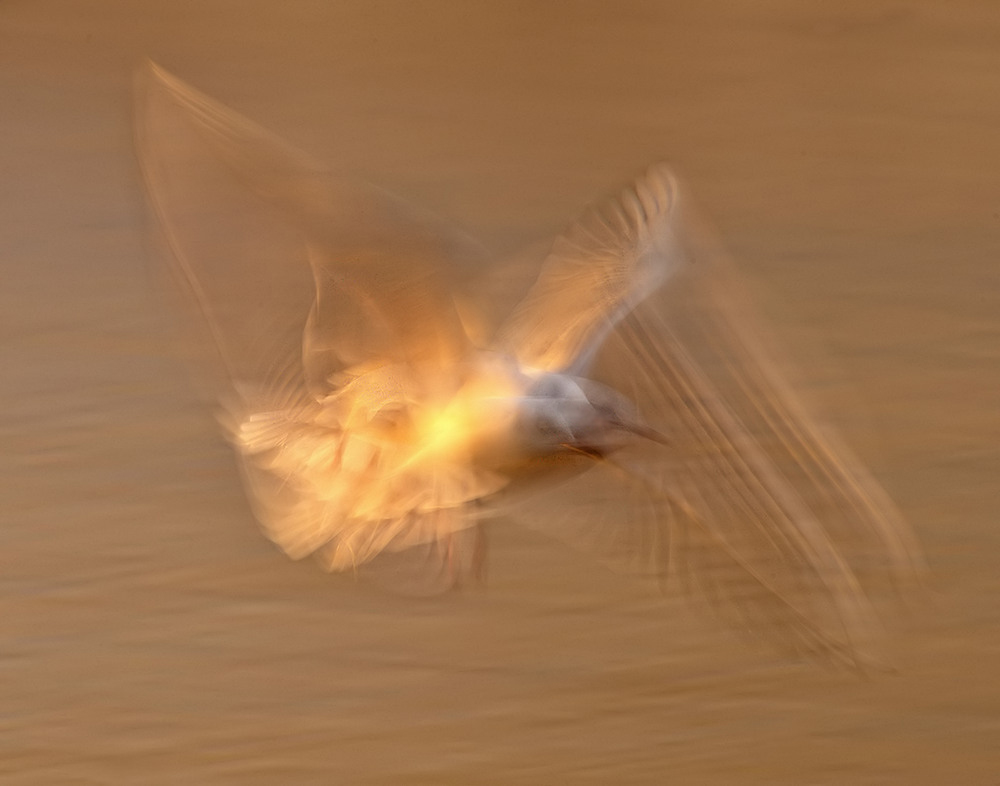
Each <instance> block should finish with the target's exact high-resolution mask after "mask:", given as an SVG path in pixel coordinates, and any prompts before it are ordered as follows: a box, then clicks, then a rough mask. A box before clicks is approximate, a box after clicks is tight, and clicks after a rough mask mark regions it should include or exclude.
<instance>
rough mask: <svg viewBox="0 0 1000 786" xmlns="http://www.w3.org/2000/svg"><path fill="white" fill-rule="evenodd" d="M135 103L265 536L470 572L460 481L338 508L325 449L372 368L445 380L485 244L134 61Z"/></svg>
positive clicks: (354, 561)
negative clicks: (375, 505) (334, 402)
mask: <svg viewBox="0 0 1000 786" xmlns="http://www.w3.org/2000/svg"><path fill="white" fill-rule="evenodd" d="M135 111H136V116H135V134H136V147H137V153H138V159H139V163H140V167H141V170H142V175H143V177H144V180H145V185H146V191H147V196H148V201H149V204H150V207H151V212H152V214H153V215H154V217H155V219H156V220H157V222H158V224H159V228H160V230H161V231H160V233H159V234H160V236H161V237H162V238H163V240H164V241H165V244H166V246H167V249H166V251H167V254H166V256H167V259H168V260H169V262H170V266H171V269H172V271H173V272H174V273H175V274H176V275H175V278H176V282H177V283H178V285H179V286H180V289H181V290H182V292H183V293H184V295H185V297H184V298H183V299H182V300H183V302H186V304H187V305H189V306H191V308H190V309H189V310H190V311H191V312H192V316H193V317H194V319H195V321H196V322H198V323H200V324H201V326H202V327H203V328H204V331H203V332H207V333H208V334H209V335H210V336H211V338H212V339H213V341H210V342H204V341H202V342H200V345H201V346H202V347H203V346H204V345H205V344H206V343H207V344H211V345H213V346H214V349H213V350H212V351H210V352H207V353H202V354H205V355H207V356H206V357H204V358H202V359H203V360H204V361H206V362H205V363H204V365H205V366H206V371H207V372H208V377H209V379H210V380H211V382H212V383H213V385H212V386H213V388H214V391H213V392H215V393H217V394H219V395H220V396H221V397H222V398H223V400H224V403H225V404H226V408H227V411H226V412H225V413H224V415H223V417H224V425H225V427H226V428H227V430H228V432H229V436H230V438H231V441H232V442H233V444H234V447H235V448H236V451H237V455H238V458H239V461H240V464H241V467H242V469H243V472H244V477H245V480H246V485H247V491H248V495H249V497H250V498H251V501H252V503H253V506H254V509H255V512H256V514H257V517H258V519H259V520H260V522H261V524H262V526H263V528H264V529H265V531H266V532H267V534H268V535H269V536H270V537H271V539H272V540H274V541H275V542H276V543H277V544H278V545H279V546H280V547H281V548H282V549H283V550H285V551H286V552H287V553H289V554H290V555H291V556H293V557H301V556H304V555H305V554H308V553H315V554H317V555H318V556H320V558H321V559H322V560H323V562H324V564H326V565H327V567H329V568H331V569H345V568H348V569H350V568H358V569H364V568H365V567H366V566H369V565H372V564H375V563H377V562H378V561H379V560H377V559H376V557H377V555H378V554H379V553H380V552H381V553H386V554H397V555H398V556H399V559H394V560H393V564H394V568H399V570H393V571H390V573H391V575H400V573H401V572H402V573H405V574H406V575H407V576H408V581H410V582H411V583H414V584H422V585H426V584H428V583H430V584H432V585H434V586H435V588H443V587H438V586H437V585H439V584H441V583H442V581H444V583H445V584H448V583H453V582H454V581H457V580H459V579H460V578H461V577H462V575H466V574H468V573H470V572H474V570H475V564H474V563H475V560H474V559H473V558H472V555H474V554H475V548H474V546H475V544H476V543H478V542H479V541H478V540H477V539H476V538H475V537H473V535H474V533H475V532H476V531H477V530H478V527H477V525H476V522H475V521H474V520H472V519H471V518H470V517H469V515H467V511H465V510H464V508H465V507H467V506H465V505H464V499H462V498H461V490H459V491H455V483H456V482H457V481H456V480H455V478H452V477H450V476H449V477H441V478H439V477H437V476H435V477H432V478H430V480H431V481H433V482H432V483H431V485H433V486H434V487H435V488H434V489H432V490H430V491H427V490H423V491H421V489H415V490H413V494H417V493H423V494H424V496H423V497H421V499H420V500H419V502H415V503H414V507H413V509H411V510H405V507H406V506H405V500H402V501H397V509H396V510H395V511H394V512H392V513H386V514H385V515H383V516H380V515H379V514H378V512H377V511H373V512H371V514H370V515H353V516H349V515H344V511H343V509H342V507H338V505H339V503H338V502H337V501H335V500H332V498H331V493H332V492H331V489H332V488H333V487H334V485H335V484H331V483H330V482H329V481H330V480H331V479H336V478H337V477H339V474H338V472H337V469H338V466H339V465H338V464H337V463H336V461H333V460H332V457H333V453H331V451H333V452H336V451H337V450H338V449H339V448H340V447H341V446H342V445H343V444H344V443H345V440H346V439H347V438H348V436H349V435H345V429H346V430H347V431H349V430H350V429H349V428H348V427H345V425H344V424H343V423H341V422H338V420H337V418H336V417H332V416H331V412H330V410H329V408H328V407H327V406H326V404H325V402H327V401H328V399H329V397H330V396H331V394H334V393H335V392H336V388H337V387H338V386H339V385H341V384H343V382H344V380H345V378H350V376H351V375H352V374H353V375H354V376H356V375H357V374H358V373H361V372H362V371H364V370H371V369H373V368H380V367H385V368H390V369H391V368H397V367H398V368H400V369H403V370H404V371H405V376H406V378H407V379H409V380H411V381H412V383H413V385H412V386H411V387H408V388H407V390H406V391H404V393H405V395H406V396H409V397H416V396H419V395H421V390H424V391H425V392H426V389H427V388H432V387H433V386H434V385H436V384H445V385H446V384H448V380H447V379H445V377H447V376H448V372H449V371H451V370H453V369H455V368H456V367H458V366H459V365H460V364H459V362H458V361H459V360H461V359H462V357H463V355H464V353H465V352H466V351H467V349H468V347H467V344H466V342H467V338H466V336H465V333H464V330H463V328H462V325H461V323H460V320H459V318H458V315H457V313H456V310H455V306H454V303H453V302H452V290H453V288H455V287H457V286H459V284H460V283H461V281H462V280H463V279H464V278H465V277H467V276H471V275H472V274H473V273H475V272H477V270H478V263H479V262H480V261H481V259H482V252H481V249H480V248H479V247H478V246H477V245H476V244H475V243H474V242H473V241H471V240H469V239H468V238H466V237H465V236H464V235H463V234H461V233H460V232H458V231H456V230H453V229H451V228H449V227H447V226H445V225H444V224H443V223H442V222H440V221H439V220H437V219H435V218H433V217H431V216H429V215H426V214H424V213H422V212H420V211H419V210H417V209H415V208H412V207H409V206H407V205H405V204H404V203H403V202H401V201H400V200H398V199H396V198H394V197H392V196H389V195H388V194H385V193H383V192H381V191H379V190H377V189H375V188H373V187H369V186H367V185H364V184H361V183H356V182H351V181H348V180H343V179H338V178H335V177H333V176H331V175H329V174H328V173H327V172H326V171H325V170H324V169H323V167H322V166H320V165H318V164H316V163H315V162H313V161H312V160H310V159H309V157H308V156H306V155H305V154H303V153H301V152H300V151H298V150H295V149H293V148H291V147H289V146H288V145H287V144H285V143H284V142H282V141H281V140H280V139H278V138H276V137H275V136H273V135H272V134H270V133H268V132H267V131H265V130H263V129H262V128H260V127H258V126H256V125H255V124H253V123H252V122H250V121H249V120H247V119H246V118H244V117H241V116H240V115H238V114H236V113H235V112H233V111H231V110H230V109H228V108H226V107H224V106H222V105H220V104H218V103H217V102H215V101H213V100H211V99H210V98H208V97H206V96H204V95H202V94H201V93H199V92H197V91H196V90H194V89H192V88H191V87H189V86H188V85H186V84H184V83H183V82H181V81H180V80H178V79H176V78H175V77H173V76H171V75H170V74H168V73H167V72H165V71H163V70H162V69H160V68H159V67H157V66H155V65H153V64H151V63H150V64H148V65H147V66H145V67H144V68H142V69H140V72H139V73H138V74H137V77H136V107H135ZM359 368H360V369H361V370H360V371H359ZM324 457H326V458H330V459H331V463H330V464H329V466H324V465H323V464H322V462H323V460H324ZM383 458H384V456H383ZM375 480H377V478H376V479H375ZM375 480H372V479H371V478H368V479H367V482H369V485H372V484H374V485H377V483H375ZM437 481H440V482H437ZM411 485H413V484H411ZM336 488H337V489H339V490H340V491H343V492H345V493H348V494H350V493H352V492H356V489H351V488H347V487H346V485H345V484H344V483H340V484H339V485H336ZM474 491H476V493H478V490H474ZM439 492H440V493H439ZM400 493H401V494H405V493H409V492H408V491H407V490H406V489H403V490H402V491H400ZM469 493H470V494H473V492H469ZM428 495H429V496H428ZM473 496H475V494H473ZM352 504H353V505H354V509H355V513H357V509H356V508H357V504H358V500H357V499H354V500H353V501H352ZM470 544H471V545H470ZM404 567H407V568H408V570H403V568H404ZM428 577H430V578H431V579H432V581H430V582H428V581H427V579H428ZM439 579H440V580H441V581H439Z"/></svg>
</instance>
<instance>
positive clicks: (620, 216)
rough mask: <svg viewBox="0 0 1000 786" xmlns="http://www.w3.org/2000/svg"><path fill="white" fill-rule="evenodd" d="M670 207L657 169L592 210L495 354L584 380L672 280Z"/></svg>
mask: <svg viewBox="0 0 1000 786" xmlns="http://www.w3.org/2000/svg"><path fill="white" fill-rule="evenodd" d="M676 201H677V188H676V182H675V180H674V177H673V174H672V173H671V171H670V170H669V169H668V168H667V167H666V166H665V165H662V164H660V165H656V166H653V167H651V168H650V169H649V170H648V171H647V172H646V173H645V174H644V175H642V176H641V177H639V178H638V179H637V180H636V181H635V182H633V183H632V184H631V185H629V186H628V187H627V188H625V189H624V190H623V191H622V192H621V193H619V194H618V195H617V196H615V197H614V198H612V199H607V200H605V201H603V202H598V203H596V204H595V205H593V206H591V207H590V208H589V209H588V210H587V211H586V212H585V213H584V214H583V216H582V217H581V218H580V219H579V220H578V221H577V222H575V223H574V224H572V225H571V226H570V227H569V229H567V230H566V231H565V232H564V233H563V234H562V235H560V236H559V237H558V238H556V240H555V243H554V244H553V246H552V249H551V251H550V252H549V254H548V256H547V257H546V259H545V261H544V262H543V263H542V267H541V271H540V274H539V276H538V279H537V281H536V282H535V284H534V285H533V286H532V287H531V289H530V290H529V291H528V294H527V296H526V297H525V298H524V299H523V300H522V301H521V303H520V304H518V306H517V307H516V308H515V310H514V312H513V314H512V315H511V317H510V318H509V319H508V320H507V322H506V323H505V324H504V325H503V326H502V327H501V329H500V331H499V334H498V337H497V341H496V343H497V346H498V348H499V349H500V350H501V351H504V352H507V353H508V354H511V355H513V356H515V357H516V358H517V359H518V360H519V361H520V362H521V364H522V365H523V366H528V367H531V368H537V369H542V370H545V371H562V372H566V371H568V372H570V373H574V374H577V375H583V374H585V373H586V370H587V367H588V365H589V363H590V361H591V360H592V358H593V355H594V352H595V351H596V350H597V348H598V347H600V345H601V343H602V342H603V340H604V338H605V337H606V336H607V334H608V332H609V331H610V330H611V329H612V328H613V327H614V326H615V325H616V324H617V323H618V321H619V320H620V319H621V318H622V317H623V316H624V315H625V314H627V313H628V312H629V311H630V310H631V309H632V308H633V307H634V306H635V305H636V304H637V303H638V302H640V301H641V300H642V299H643V298H644V297H646V296H647V295H648V294H649V293H650V292H652V291H653V290H655V289H656V288H657V287H659V286H660V285H662V284H663V282H664V281H665V280H666V279H667V278H668V277H669V276H670V275H671V273H672V272H673V269H672V265H673V263H674V262H675V261H676V260H677V259H678V256H679V249H678V248H677V244H676V237H675V229H674V222H673V220H672V215H673V212H674V209H675V207H676Z"/></svg>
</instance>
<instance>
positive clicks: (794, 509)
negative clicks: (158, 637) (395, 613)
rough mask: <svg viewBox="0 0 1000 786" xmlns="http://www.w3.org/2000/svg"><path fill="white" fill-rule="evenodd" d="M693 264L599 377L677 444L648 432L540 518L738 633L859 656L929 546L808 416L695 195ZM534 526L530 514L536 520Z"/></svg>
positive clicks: (608, 354)
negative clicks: (668, 585)
mask: <svg viewBox="0 0 1000 786" xmlns="http://www.w3.org/2000/svg"><path fill="white" fill-rule="evenodd" d="M678 204H683V205H684V210H685V215H680V213H679V212H675V215H674V220H675V222H676V223H675V226H676V227H677V228H678V237H679V239H680V242H682V243H684V245H685V251H686V254H685V256H686V258H687V259H689V260H690V263H688V264H685V265H684V266H683V267H681V268H679V269H677V270H675V271H674V275H673V277H672V278H671V280H670V281H669V282H668V283H667V284H666V286H663V287H661V288H660V289H658V290H657V291H656V292H655V293H653V294H652V295H651V296H650V297H648V298H646V299H645V300H643V301H641V302H639V303H638V304H637V305H636V307H635V308H634V309H633V310H632V311H631V312H630V313H629V314H627V315H626V316H624V318H623V319H622V320H621V321H620V322H619V323H618V324H617V326H616V328H615V330H614V331H612V332H611V333H610V334H609V336H608V337H607V340H606V341H605V342H604V344H603V345H602V347H601V348H600V351H599V352H598V354H597V357H596V358H595V362H594V367H593V376H594V378H596V379H598V380H600V381H604V382H606V383H608V384H612V385H614V386H616V387H617V388H618V389H619V390H622V391H623V392H624V393H626V394H628V395H630V396H631V397H632V398H633V400H634V401H635V403H636V404H637V405H638V408H639V411H640V413H641V415H642V416H643V419H644V420H645V421H646V422H647V423H648V424H649V425H650V426H652V427H653V428H654V429H656V430H657V431H659V432H660V433H662V434H663V435H665V436H666V438H667V443H668V444H667V445H666V446H661V445H657V444H655V443H653V442H648V441H647V442H641V443H637V444H635V445H633V446H632V447H630V448H629V449H627V450H625V451H623V452H622V453H621V454H618V455H616V456H615V458H614V460H615V461H616V462H617V463H618V464H620V465H621V466H622V467H624V468H626V469H627V470H628V476H626V475H625V474H624V473H622V472H621V471H618V470H616V469H615V468H614V467H609V466H607V465H605V466H603V467H602V466H598V467H595V468H594V469H593V470H591V471H590V472H588V473H586V474H585V475H583V476H581V477H579V478H578V479H576V480H573V481H571V482H570V483H568V484H565V485H564V486H562V487H559V488H555V489H553V490H552V492H551V494H552V499H551V500H550V504H548V505H546V506H545V507H546V509H547V510H554V511H557V513H556V514H553V515H552V516H549V517H547V518H546V520H545V521H541V520H537V521H538V524H539V526H540V527H541V528H543V529H546V530H550V531H554V532H555V533H556V534H559V535H561V536H562V537H563V538H567V539H569V540H571V541H573V542H582V543H584V544H585V545H587V546H589V547H590V548H591V549H594V550H595V551H597V552H598V553H600V554H602V555H604V556H606V557H607V558H608V559H609V560H610V561H612V562H613V563H615V564H617V565H619V566H622V565H624V566H625V567H627V568H629V569H633V570H641V571H643V572H654V573H660V574H661V575H666V573H667V572H668V569H669V572H670V573H671V574H672V575H674V576H676V577H678V578H679V579H680V580H681V581H682V582H683V584H684V586H685V587H688V588H692V589H693V588H697V589H699V590H700V591H701V592H700V594H702V595H703V596H705V597H707V598H709V599H710V600H711V601H712V602H713V604H714V606H715V608H716V609H717V610H718V611H719V612H721V613H722V614H723V615H724V616H726V617H729V618H730V619H731V620H732V621H734V622H736V623H737V624H738V625H740V626H741V627H744V628H745V627H750V628H751V629H753V630H756V631H758V632H759V633H761V634H763V635H765V636H767V637H768V638H769V639H771V640H772V641H775V642H777V643H783V644H788V645H790V646H793V647H795V648H797V649H800V650H804V651H807V652H810V653H813V654H817V655H823V656H825V657H829V658H832V659H835V660H839V661H843V662H846V663H849V664H853V665H856V666H861V665H863V664H864V663H865V662H866V661H867V660H868V658H869V657H870V656H871V654H872V651H873V650H874V649H875V648H876V645H877V642H878V640H879V638H880V624H879V622H878V619H877V615H876V613H875V608H874V605H873V599H874V598H876V597H877V595H876V590H878V589H885V588H886V586H887V585H890V584H891V585H893V586H895V587H897V588H900V587H904V586H907V585H910V584H912V582H913V580H914V579H915V577H916V576H917V574H918V573H919V569H920V557H919V554H918V549H917V546H916V544H915V542H914V540H913V537H912V535H911V534H910V531H909V529H908V528H907V526H906V524H905V522H903V521H902V519H901V518H900V516H899V514H898V512H897V511H896V509H895V507H894V506H893V504H892V503H891V501H890V500H889V499H888V497H887V496H886V494H885V493H884V492H883V491H882V489H881V488H880V487H879V486H878V484H877V483H876V482H875V480H874V479H873V478H872V477H871V475H870V474H869V473H868V471H867V470H866V469H865V468H864V467H863V466H862V464H861V463H860V462H859V461H858V460H857V459H856V458H855V457H854V456H853V455H852V454H851V453H850V451H849V450H847V449H846V448H845V447H844V446H843V445H842V444H840V442H839V441H838V440H837V439H836V437H835V436H833V435H832V434H831V433H829V432H828V431H826V430H824V429H823V428H821V426H820V425H819V424H818V422H817V421H816V420H815V419H814V418H813V417H812V416H811V415H810V414H809V413H808V412H807V410H806V408H805V407H804V405H803V403H802V401H801V398H800V396H799V395H798V394H797V393H796V391H795V390H794V389H793V388H792V387H791V385H790V384H789V383H788V382H787V380H786V374H785V373H783V369H784V368H785V366H784V365H783V364H779V363H778V362H777V361H776V360H775V355H774V353H773V350H771V349H770V348H769V347H768V346H767V342H766V341H765V337H764V334H763V333H762V332H761V331H760V330H759V329H758V328H757V327H756V324H755V320H754V318H753V316H752V314H751V313H750V310H749V308H748V307H747V306H746V304H745V303H744V302H743V301H742V299H741V296H740V287H739V285H738V281H737V280H736V278H735V275H734V274H733V273H732V272H731V271H730V270H729V269H728V267H727V264H726V262H725V260H724V258H723V257H722V256H721V254H720V253H719V252H718V251H717V250H716V249H714V248H712V247H710V245H709V244H708V243H707V240H706V238H707V237H708V235H707V234H705V233H703V234H701V235H699V234H697V226H696V222H695V219H694V217H693V216H692V215H691V213H690V211H689V209H688V207H689V206H688V204H687V202H686V201H685V202H683V203H678ZM529 520H530V519H529Z"/></svg>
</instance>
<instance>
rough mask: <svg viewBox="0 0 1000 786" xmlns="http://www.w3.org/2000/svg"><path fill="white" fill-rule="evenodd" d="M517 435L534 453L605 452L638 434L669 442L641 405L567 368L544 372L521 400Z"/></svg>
mask: <svg viewBox="0 0 1000 786" xmlns="http://www.w3.org/2000/svg"><path fill="white" fill-rule="evenodd" d="M514 428H515V435H516V438H517V440H518V442H519V443H520V445H521V447H522V449H523V450H524V451H525V452H526V453H528V454H531V455H534V456H543V455H549V454H555V453H561V452H567V451H571V452H578V453H583V454H588V455H592V456H594V457H600V456H605V455H607V454H609V453H611V452H613V451H615V450H618V449H619V448H622V447H624V446H625V445H626V444H628V443H629V442H630V441H632V440H634V439H635V438H636V437H637V436H638V437H643V438H646V439H652V440H655V441H657V442H663V441H664V439H663V437H662V436H661V435H659V434H658V433H657V432H655V431H653V430H652V429H650V428H649V427H648V426H646V425H645V424H644V423H643V422H642V420H641V418H640V417H639V413H638V411H637V410H636V408H635V405H634V404H633V403H632V402H631V401H629V400H628V399H627V398H626V397H625V396H623V395H622V394H621V393H619V392H618V391H617V390H614V389H612V388H610V387H608V386H606V385H602V384H600V383H598V382H594V381H593V380H589V379H582V378H579V377H571V376H567V375H565V374H554V373H546V374H541V375H540V376H539V377H538V378H537V379H536V380H535V381H534V383H533V384H532V385H531V386H530V387H529V388H528V390H527V391H526V392H525V394H524V396H523V397H522V398H521V399H520V400H519V402H518V414H517V420H516V424H515V427H514Z"/></svg>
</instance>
